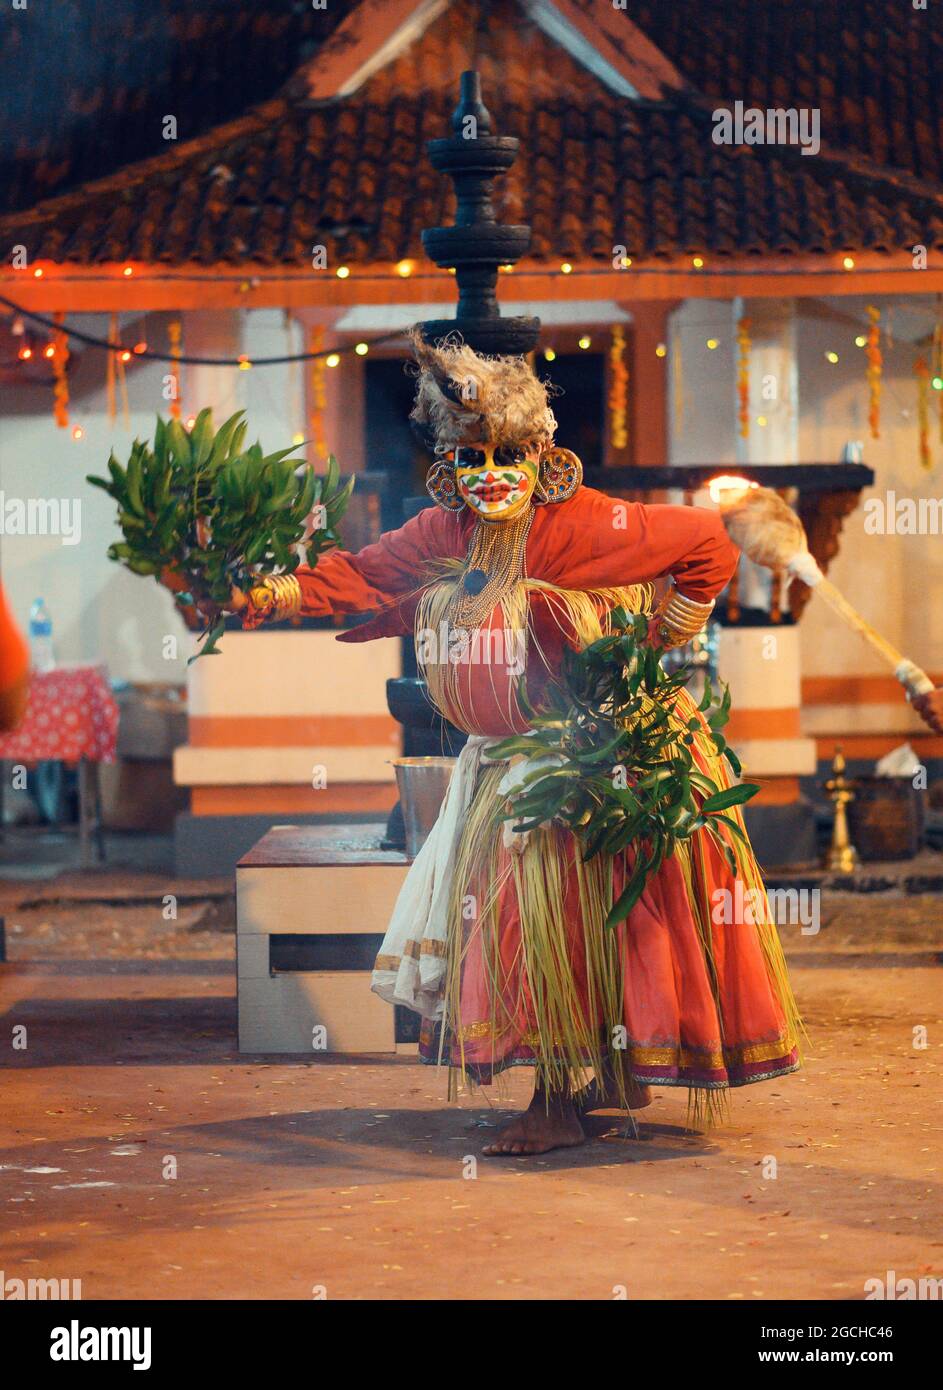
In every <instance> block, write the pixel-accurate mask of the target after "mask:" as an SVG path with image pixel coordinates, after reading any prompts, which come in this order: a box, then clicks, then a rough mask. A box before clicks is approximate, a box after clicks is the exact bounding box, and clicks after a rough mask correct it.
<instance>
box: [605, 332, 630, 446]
mask: <svg viewBox="0 0 943 1390" xmlns="http://www.w3.org/2000/svg"><path fill="white" fill-rule="evenodd" d="M628 384H629V372H628V368H627V367H626V365H625V332H624V330H623V328H622V325H621V323H617V324H614V325H613V328H612V346H611V347H610V349H609V411H610V429H609V437H610V440H611V442H612V447H613V448H614V449H625V448H626V447H627V446H628V443H629V435H628V430H627V429H626V405H627V401H628Z"/></svg>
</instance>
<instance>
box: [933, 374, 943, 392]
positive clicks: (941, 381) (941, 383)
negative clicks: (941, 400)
mask: <svg viewBox="0 0 943 1390" xmlns="http://www.w3.org/2000/svg"><path fill="white" fill-rule="evenodd" d="M930 385H931V386H932V387H933V389H934V391H943V376H935V377H934V378H933V380H932V381H931V382H930Z"/></svg>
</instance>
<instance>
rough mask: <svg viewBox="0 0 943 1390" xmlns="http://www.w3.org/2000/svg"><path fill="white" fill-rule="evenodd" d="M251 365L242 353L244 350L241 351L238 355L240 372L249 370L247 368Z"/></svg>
mask: <svg viewBox="0 0 943 1390" xmlns="http://www.w3.org/2000/svg"><path fill="white" fill-rule="evenodd" d="M251 366H252V363H251V362H250V361H249V359H248V357H247V356H246V355H245V353H244V352H243V353H240V355H239V370H240V372H247V371H249V369H250V368H251Z"/></svg>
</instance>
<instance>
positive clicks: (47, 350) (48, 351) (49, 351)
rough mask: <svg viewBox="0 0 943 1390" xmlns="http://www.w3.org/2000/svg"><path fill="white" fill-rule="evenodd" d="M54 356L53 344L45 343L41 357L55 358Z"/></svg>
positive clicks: (54, 348)
mask: <svg viewBox="0 0 943 1390" xmlns="http://www.w3.org/2000/svg"><path fill="white" fill-rule="evenodd" d="M55 355H56V347H55V344H54V343H47V344H46V346H45V347H44V348H43V356H44V357H55Z"/></svg>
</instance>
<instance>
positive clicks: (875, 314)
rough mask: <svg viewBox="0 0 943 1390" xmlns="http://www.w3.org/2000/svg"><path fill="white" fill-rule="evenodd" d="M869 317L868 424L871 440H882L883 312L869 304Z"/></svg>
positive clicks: (867, 353) (867, 352) (867, 356)
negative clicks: (881, 325)
mask: <svg viewBox="0 0 943 1390" xmlns="http://www.w3.org/2000/svg"><path fill="white" fill-rule="evenodd" d="M867 315H868V341H867V344H866V346H865V357H866V358H867V359H868V368H867V374H868V424H869V425H870V427H871V438H872V439H880V437H881V369H882V367H883V364H884V359H883V357H882V356H881V327H880V321H881V311H880V309H875V307H874V305H873V304H869V305H868V307H867Z"/></svg>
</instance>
